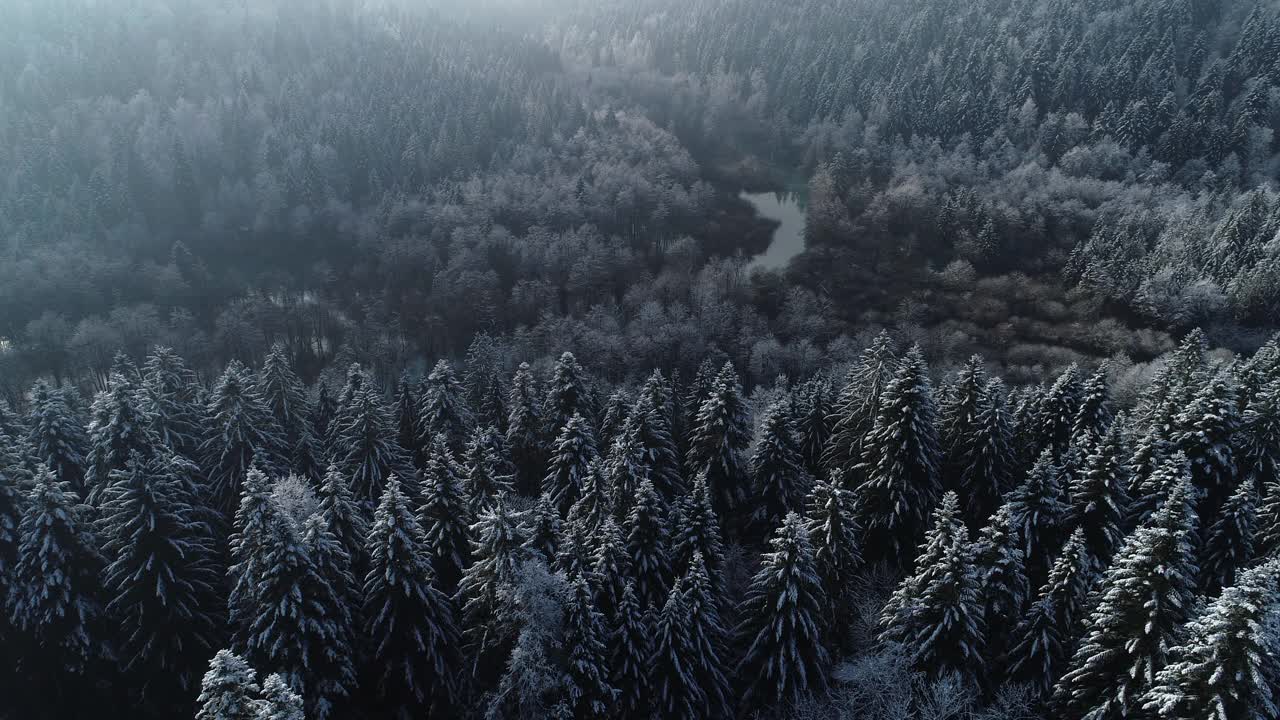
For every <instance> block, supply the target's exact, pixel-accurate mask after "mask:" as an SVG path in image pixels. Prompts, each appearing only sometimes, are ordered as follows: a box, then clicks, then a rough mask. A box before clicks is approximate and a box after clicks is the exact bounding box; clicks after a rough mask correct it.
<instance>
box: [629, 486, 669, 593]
mask: <svg viewBox="0 0 1280 720" xmlns="http://www.w3.org/2000/svg"><path fill="white" fill-rule="evenodd" d="M625 530H626V533H627V550H628V552H629V553H630V555H631V572H632V576H633V579H634V580H635V583H636V595H637V597H639V598H640V602H641V604H642V605H643V606H644V607H646V608H657V607H659V606H660V605H661V604H662V603H663V601H664V600H665V599H666V597H667V593H668V587H669V586H668V579H667V578H668V577H669V576H668V573H669V572H670V571H671V568H670V557H671V556H670V552H669V549H668V548H669V531H668V528H667V518H666V515H665V513H664V512H663V509H662V500H661V498H659V497H658V491H657V490H655V489H654V487H653V483H651V482H649V481H648V480H646V481H645V482H644V484H642V485H641V486H640V490H639V492H638V493H637V495H636V502H635V505H633V506H632V508H631V513H630V514H629V515H627V522H626V527H625Z"/></svg>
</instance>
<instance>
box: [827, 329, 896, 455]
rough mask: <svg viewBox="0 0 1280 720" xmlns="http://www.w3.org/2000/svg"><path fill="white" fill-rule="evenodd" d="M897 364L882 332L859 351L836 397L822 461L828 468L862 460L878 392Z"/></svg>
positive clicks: (889, 342)
mask: <svg viewBox="0 0 1280 720" xmlns="http://www.w3.org/2000/svg"><path fill="white" fill-rule="evenodd" d="M897 364H898V362H897V358H896V357H895V356H894V349H893V340H892V339H891V338H890V337H889V333H888V332H885V331H882V332H881V333H880V334H879V335H878V336H876V339H875V341H874V342H872V343H871V345H870V346H869V347H868V348H867V349H866V350H864V351H863V352H862V356H861V357H860V358H859V359H858V362H857V364H856V365H855V366H854V368H853V370H851V371H850V372H849V374H848V376H847V377H846V378H845V384H844V387H843V388H842V389H841V390H840V396H839V397H838V398H836V401H835V409H834V412H833V413H832V419H831V440H830V442H828V443H827V445H826V450H825V451H824V452H823V460H822V463H823V466H824V467H825V468H826V469H827V470H828V471H831V470H836V469H848V468H852V467H853V466H854V465H856V464H858V463H859V462H861V461H862V439H863V437H865V436H866V435H867V433H869V432H871V428H872V426H874V425H875V420H876V415H877V413H878V410H879V407H880V394H881V393H882V392H883V391H884V389H885V388H886V387H887V386H888V384H889V381H890V380H891V379H892V378H893V376H894V374H895V373H896V372H897ZM850 479H852V478H850Z"/></svg>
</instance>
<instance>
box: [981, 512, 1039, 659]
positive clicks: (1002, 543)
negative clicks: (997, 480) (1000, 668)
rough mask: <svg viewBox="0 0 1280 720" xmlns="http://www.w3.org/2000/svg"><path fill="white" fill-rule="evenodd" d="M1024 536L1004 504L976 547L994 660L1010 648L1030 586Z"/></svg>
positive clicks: (990, 656)
mask: <svg viewBox="0 0 1280 720" xmlns="http://www.w3.org/2000/svg"><path fill="white" fill-rule="evenodd" d="M1020 540H1021V538H1020V537H1019V535H1018V529H1017V528H1016V527H1015V526H1014V524H1013V521H1012V509H1011V507H1010V506H1009V505H1008V504H1005V505H1002V506H1000V509H999V510H997V511H996V513H995V515H993V516H992V517H991V522H990V523H988V524H987V526H986V527H985V528H983V529H982V533H981V535H980V536H979V537H978V540H977V542H976V543H975V547H974V566H975V567H976V568H977V571H978V581H979V583H980V585H981V587H982V588H983V592H982V598H983V601H984V603H985V611H984V613H983V617H984V618H985V626H986V628H987V636H986V652H987V654H986V657H987V659H988V661H994V660H996V659H997V658H999V657H1001V655H1002V654H1003V653H1004V652H1005V651H1006V650H1007V649H1008V647H1009V641H1010V640H1011V638H1012V631H1013V627H1012V623H1010V622H1009V620H1010V619H1012V618H1019V617H1022V614H1023V609H1024V608H1025V607H1026V604H1027V595H1028V593H1029V587H1028V583H1027V573H1026V569H1025V567H1024V566H1023V561H1022V550H1021V548H1020V547H1019V545H1020V544H1021V543H1020Z"/></svg>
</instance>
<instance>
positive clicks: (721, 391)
mask: <svg viewBox="0 0 1280 720" xmlns="http://www.w3.org/2000/svg"><path fill="white" fill-rule="evenodd" d="M750 444H751V418H750V414H749V411H748V408H747V405H746V402H745V401H744V400H743V398H742V387H741V386H740V385H739V384H738V376H737V373H735V372H734V370H733V365H731V364H729V363H726V364H725V366H724V368H723V369H722V370H721V371H720V375H719V376H718V377H717V378H716V382H715V385H714V386H713V387H712V391H711V395H710V396H709V397H708V398H707V400H706V401H705V402H704V403H702V407H701V408H699V409H698V416H697V418H696V420H695V421H694V427H693V431H692V436H691V440H690V447H689V453H688V458H687V462H688V470H689V473H690V475H692V476H695V477H696V476H697V475H700V474H704V473H705V474H706V477H707V487H709V488H710V489H711V497H712V500H713V501H714V503H715V507H716V513H717V514H719V516H720V517H721V518H723V519H725V520H729V519H730V518H732V517H733V516H734V514H735V513H736V511H737V510H738V508H739V507H740V506H741V505H742V504H743V503H744V502H745V501H746V497H747V492H746V490H747V467H746V463H745V460H744V458H743V453H745V452H746V449H747V447H748V446H749V445H750Z"/></svg>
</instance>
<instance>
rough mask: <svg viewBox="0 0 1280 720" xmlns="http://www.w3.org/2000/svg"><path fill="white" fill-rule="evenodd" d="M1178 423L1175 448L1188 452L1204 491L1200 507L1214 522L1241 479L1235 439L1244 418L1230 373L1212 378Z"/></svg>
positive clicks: (1180, 416) (1196, 483)
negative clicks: (1237, 465)
mask: <svg viewBox="0 0 1280 720" xmlns="http://www.w3.org/2000/svg"><path fill="white" fill-rule="evenodd" d="M1175 424H1176V427H1177V430H1176V432H1175V435H1174V444H1175V447H1176V448H1177V449H1178V450H1180V451H1182V452H1183V453H1185V454H1186V456H1187V460H1188V461H1189V462H1190V463H1191V479H1192V481H1194V483H1195V485H1196V487H1197V488H1199V490H1200V502H1199V504H1198V508H1197V510H1198V512H1199V514H1200V516H1201V517H1202V518H1204V519H1205V520H1206V522H1211V521H1212V519H1213V518H1216V517H1217V514H1218V509H1219V508H1221V507H1222V503H1224V502H1226V500H1227V496H1228V495H1229V494H1230V493H1231V491H1232V489H1234V487H1235V483H1236V481H1237V478H1236V456H1235V450H1234V447H1233V440H1234V438H1235V435H1236V432H1237V431H1238V430H1239V428H1240V417H1239V413H1238V412H1237V410H1236V399H1235V385H1234V383H1233V381H1232V379H1231V377H1230V374H1229V373H1228V372H1226V371H1222V372H1218V373H1217V374H1215V375H1213V376H1212V377H1211V378H1208V379H1207V380H1206V381H1205V382H1204V384H1203V385H1202V386H1201V388H1200V390H1199V392H1197V393H1196V396H1195V398H1194V399H1193V400H1192V401H1191V404H1190V405H1187V406H1186V409H1184V410H1183V411H1182V412H1181V413H1180V414H1179V415H1178V417H1177V419H1176V420H1175Z"/></svg>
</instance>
